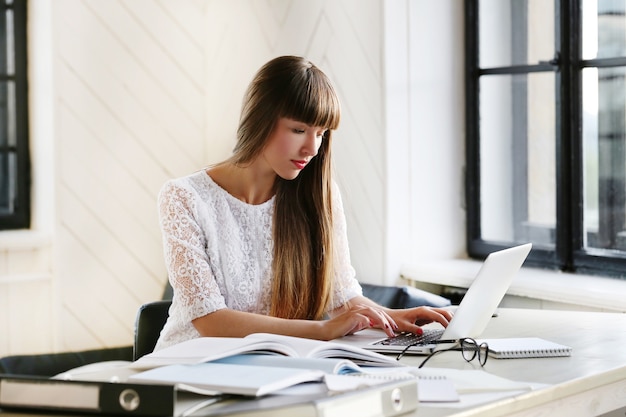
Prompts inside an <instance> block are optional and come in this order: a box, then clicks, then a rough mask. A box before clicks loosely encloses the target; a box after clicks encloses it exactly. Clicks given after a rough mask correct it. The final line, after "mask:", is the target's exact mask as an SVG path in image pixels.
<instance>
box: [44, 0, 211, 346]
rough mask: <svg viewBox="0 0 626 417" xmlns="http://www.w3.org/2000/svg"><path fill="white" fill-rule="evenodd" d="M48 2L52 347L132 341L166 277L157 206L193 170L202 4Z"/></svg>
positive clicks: (199, 143) (198, 153) (201, 101)
mask: <svg viewBox="0 0 626 417" xmlns="http://www.w3.org/2000/svg"><path fill="white" fill-rule="evenodd" d="M176 4H177V6H179V7H173V5H172V4H171V2H166V1H156V0H137V1H133V2H126V1H99V0H61V1H58V2H55V7H54V16H53V30H54V35H55V39H56V41H55V51H54V61H55V65H54V72H55V97H56V99H55V125H56V151H57V156H58V159H57V162H58V164H57V178H56V196H57V231H56V234H55V247H56V254H57V257H56V261H57V265H58V267H57V269H56V277H55V279H56V281H57V285H58V291H59V299H60V306H59V310H60V312H59V316H60V320H59V323H58V334H59V343H58V346H57V347H58V349H59V350H66V349H87V348H92V347H98V346H116V345H128V344H131V343H132V334H133V325H134V319H135V314H136V311H137V308H138V307H139V305H141V304H142V303H143V302H146V301H150V300H154V299H158V298H160V296H161V293H162V291H163V285H164V282H165V279H166V273H165V268H164V264H163V254H162V246H161V236H160V232H159V227H158V221H157V208H156V197H157V193H158V191H159V189H160V187H161V186H162V184H163V183H164V182H165V181H166V180H167V179H169V178H172V177H174V176H178V175H183V174H186V173H189V172H191V171H193V170H195V169H197V168H198V167H199V166H201V165H202V164H203V160H202V156H203V155H204V146H205V123H206V120H205V110H204V109H205V105H206V101H205V86H204V81H205V78H204V77H205V59H204V57H205V49H204V45H205V42H204V38H203V36H204V28H203V24H204V18H203V17H204V12H203V10H204V7H205V4H204V3H203V2H199V3H198V2H196V1H179V2H176Z"/></svg>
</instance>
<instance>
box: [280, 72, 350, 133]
mask: <svg viewBox="0 0 626 417" xmlns="http://www.w3.org/2000/svg"><path fill="white" fill-rule="evenodd" d="M281 116H282V117H287V118H289V119H293V120H297V121H299V122H303V123H306V124H308V125H309V126H320V127H323V128H326V129H331V130H335V129H337V127H339V120H340V118H341V106H340V104H339V99H338V97H337V94H336V92H335V89H334V88H333V86H332V85H331V84H330V82H329V80H328V79H327V78H326V76H325V75H324V74H323V73H322V72H321V71H320V70H318V69H317V68H316V67H310V68H307V69H306V70H305V74H304V77H297V78H294V79H293V80H292V83H291V85H290V87H289V91H288V92H287V94H286V99H285V101H284V107H283V111H282V115H281Z"/></svg>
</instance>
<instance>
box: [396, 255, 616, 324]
mask: <svg viewBox="0 0 626 417" xmlns="http://www.w3.org/2000/svg"><path fill="white" fill-rule="evenodd" d="M481 265H482V262H480V261H475V260H466V259H455V260H447V261H439V262H425V263H420V264H419V265H411V266H407V267H405V268H403V270H402V271H401V275H402V277H403V278H404V279H407V280H412V281H417V282H423V283H428V284H435V285H443V286H450V287H458V288H468V287H469V285H470V284H471V282H472V281H473V279H474V276H475V275H476V273H477V272H478V270H479V269H480V267H481ZM507 295H513V296H519V297H528V298H533V299H538V300H545V301H552V302H557V303H564V304H573V305H578V306H584V307H590V308H594V309H600V310H607V311H620V312H626V280H622V279H615V278H606V277H597V276H589V275H578V274H570V273H563V272H560V271H551V270H544V269H537V268H529V267H524V268H522V269H521V270H520V272H519V273H518V274H517V276H516V277H515V279H514V280H513V283H512V284H511V286H510V287H509V290H508V291H507Z"/></svg>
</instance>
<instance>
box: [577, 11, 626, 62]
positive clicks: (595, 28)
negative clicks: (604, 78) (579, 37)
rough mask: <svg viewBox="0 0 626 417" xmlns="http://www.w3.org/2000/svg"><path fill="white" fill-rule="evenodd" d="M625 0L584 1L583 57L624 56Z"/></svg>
mask: <svg viewBox="0 0 626 417" xmlns="http://www.w3.org/2000/svg"><path fill="white" fill-rule="evenodd" d="M625 13H626V2H625V1H624V0H584V1H583V3H582V22H583V59H594V58H615V57H622V56H626V16H625Z"/></svg>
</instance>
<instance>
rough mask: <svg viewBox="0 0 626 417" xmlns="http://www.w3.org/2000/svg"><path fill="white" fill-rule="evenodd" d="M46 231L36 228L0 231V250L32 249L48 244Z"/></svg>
mask: <svg viewBox="0 0 626 417" xmlns="http://www.w3.org/2000/svg"><path fill="white" fill-rule="evenodd" d="M50 242H51V239H50V235H49V234H48V233H44V232H40V231H36V230H7V231H1V232H0V251H7V250H34V249H39V248H43V247H46V246H49V245H50Z"/></svg>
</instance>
